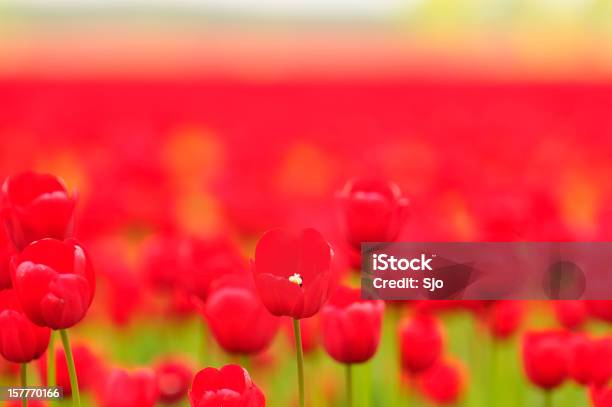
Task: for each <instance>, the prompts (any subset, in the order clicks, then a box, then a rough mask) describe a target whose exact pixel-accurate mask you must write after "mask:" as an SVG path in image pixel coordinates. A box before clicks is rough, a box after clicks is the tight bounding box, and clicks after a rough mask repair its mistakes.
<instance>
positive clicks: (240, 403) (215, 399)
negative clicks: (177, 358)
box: [189, 365, 266, 407]
mask: <svg viewBox="0 0 612 407" xmlns="http://www.w3.org/2000/svg"><path fill="white" fill-rule="evenodd" d="M189 401H190V403H191V407H221V406H228V407H229V406H232V407H265V405H266V400H265V397H264V395H263V393H262V392H261V390H259V388H258V387H257V386H256V385H255V383H253V381H252V380H251V377H250V376H249V373H248V372H247V371H246V370H245V369H243V368H242V367H240V366H238V365H227V366H223V367H222V368H221V369H218V370H217V369H215V368H212V367H207V368H206V369H203V370H200V371H199V372H198V373H197V374H196V376H195V378H194V379H193V384H192V385H191V389H190V390H189Z"/></svg>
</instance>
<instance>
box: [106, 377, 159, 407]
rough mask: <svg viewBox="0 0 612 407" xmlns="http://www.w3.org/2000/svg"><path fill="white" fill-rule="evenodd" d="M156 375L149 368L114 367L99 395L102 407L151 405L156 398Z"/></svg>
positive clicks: (153, 404) (150, 406)
mask: <svg viewBox="0 0 612 407" xmlns="http://www.w3.org/2000/svg"><path fill="white" fill-rule="evenodd" d="M158 395H159V393H158V388H157V377H156V376H155V372H154V371H153V370H152V369H149V368H142V369H137V370H134V371H132V372H128V371H126V370H123V369H114V370H113V371H111V372H110V374H109V375H108V377H107V378H106V383H105V385H104V388H103V390H102V394H101V396H100V399H101V400H100V405H101V406H102V407H136V406H138V407H153V406H155V403H156V402H157V399H158Z"/></svg>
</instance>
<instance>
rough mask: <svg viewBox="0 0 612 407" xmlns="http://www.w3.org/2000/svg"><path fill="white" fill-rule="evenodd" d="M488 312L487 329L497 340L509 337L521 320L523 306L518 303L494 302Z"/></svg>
mask: <svg viewBox="0 0 612 407" xmlns="http://www.w3.org/2000/svg"><path fill="white" fill-rule="evenodd" d="M488 312H489V313H488V325H489V329H490V330H491V334H492V335H493V336H494V337H495V338H497V339H507V338H509V337H511V336H512V335H513V334H514V333H515V332H516V331H517V330H518V328H519V327H520V325H521V322H522V320H523V305H522V303H521V302H520V301H495V302H494V303H493V304H491V307H490V308H489V310H488Z"/></svg>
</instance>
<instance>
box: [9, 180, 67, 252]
mask: <svg viewBox="0 0 612 407" xmlns="http://www.w3.org/2000/svg"><path fill="white" fill-rule="evenodd" d="M75 204H76V199H75V198H74V197H71V196H70V195H69V194H68V191H67V189H66V186H65V185H64V183H63V181H62V180H61V179H59V178H57V177H55V176H53V175H49V174H37V173H34V172H25V173H21V174H18V175H14V176H12V177H9V178H7V179H6V181H5V182H4V184H3V185H2V217H3V220H4V224H5V225H6V230H7V231H8V234H9V236H10V237H11V239H12V241H13V243H14V245H15V247H16V248H17V249H19V250H23V249H24V248H25V247H26V246H27V245H28V244H30V243H32V242H33V241H36V240H40V239H44V238H54V239H59V240H64V239H67V238H69V237H71V236H72V231H73V227H74V218H73V213H74V207H75Z"/></svg>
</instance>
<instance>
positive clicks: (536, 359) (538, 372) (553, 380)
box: [523, 331, 570, 390]
mask: <svg viewBox="0 0 612 407" xmlns="http://www.w3.org/2000/svg"><path fill="white" fill-rule="evenodd" d="M569 362H570V355H569V349H568V341H567V335H566V334H565V333H564V332H557V331H543V332H528V333H526V334H525V336H524V338H523V364H524V368H525V372H526V374H527V377H528V378H529V380H531V382H532V383H533V384H535V385H536V386H538V387H541V388H542V389H545V390H552V389H554V388H555V387H557V386H559V385H560V384H561V383H563V382H564V381H565V379H566V378H567V376H568V373H569Z"/></svg>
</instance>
